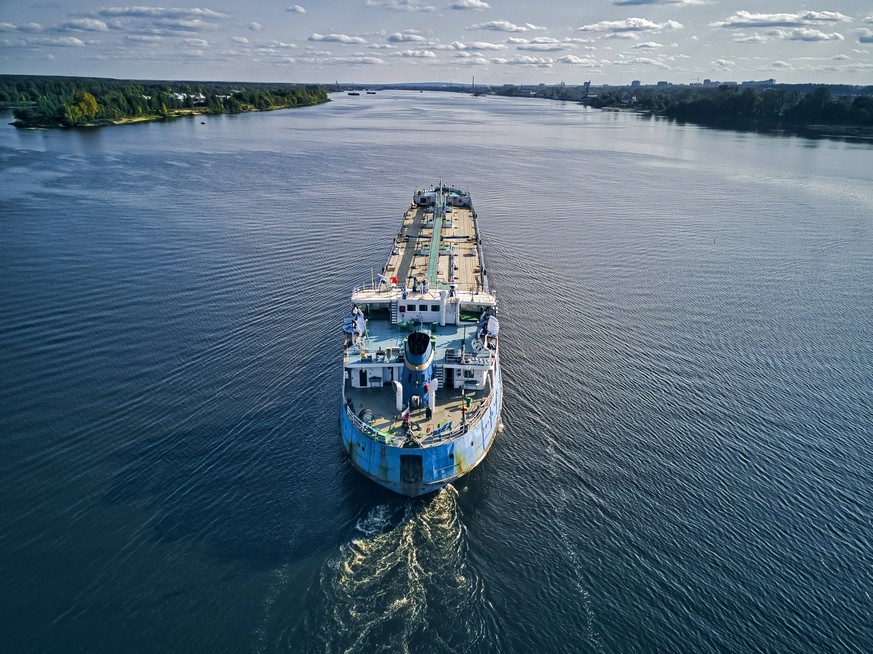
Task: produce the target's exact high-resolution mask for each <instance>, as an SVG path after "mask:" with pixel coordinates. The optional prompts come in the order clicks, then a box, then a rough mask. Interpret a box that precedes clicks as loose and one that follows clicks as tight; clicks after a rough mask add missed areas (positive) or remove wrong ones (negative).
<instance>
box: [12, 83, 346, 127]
mask: <svg viewBox="0 0 873 654" xmlns="http://www.w3.org/2000/svg"><path fill="white" fill-rule="evenodd" d="M328 101H329V98H328V94H327V89H326V88H325V87H323V86H320V85H301V84H263V83H237V82H179V81H173V82H168V81H143V80H116V79H100V78H70V77H45V76H39V75H18V76H16V75H0V102H2V104H4V105H6V106H7V107H9V108H12V109H13V115H14V116H15V122H14V123H12V124H13V125H15V126H16V127H21V128H31V129H55V128H58V127H104V126H109V125H127V124H130V123H139V122H148V121H158V120H167V119H172V118H180V117H184V116H198V115H218V114H236V113H245V112H249V111H274V110H277V109H292V108H296V107H307V106H312V105H316V104H321V103H323V102H328Z"/></svg>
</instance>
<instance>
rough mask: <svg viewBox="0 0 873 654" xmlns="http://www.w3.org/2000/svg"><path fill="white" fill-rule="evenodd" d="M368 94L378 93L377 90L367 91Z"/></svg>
mask: <svg viewBox="0 0 873 654" xmlns="http://www.w3.org/2000/svg"><path fill="white" fill-rule="evenodd" d="M367 95H376V92H375V91H367Z"/></svg>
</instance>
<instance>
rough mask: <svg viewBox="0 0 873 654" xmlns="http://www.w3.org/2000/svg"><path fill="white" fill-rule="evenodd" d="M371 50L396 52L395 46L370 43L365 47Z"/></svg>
mask: <svg viewBox="0 0 873 654" xmlns="http://www.w3.org/2000/svg"><path fill="white" fill-rule="evenodd" d="M367 47H368V48H370V49H371V50H396V49H397V46H394V45H389V44H387V43H371V44H370V45H368V46H367Z"/></svg>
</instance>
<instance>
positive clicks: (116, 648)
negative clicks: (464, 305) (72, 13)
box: [0, 92, 873, 653]
mask: <svg viewBox="0 0 873 654" xmlns="http://www.w3.org/2000/svg"><path fill="white" fill-rule="evenodd" d="M6 118H7V119H8V116H7V117H6ZM3 122H4V123H6V122H8V120H4V121H3ZM439 178H442V179H443V180H444V181H447V182H451V183H453V184H456V185H460V186H462V187H464V188H468V189H469V190H470V192H471V194H472V196H473V199H474V203H475V205H476V208H477V211H478V213H479V217H480V227H481V229H482V231H483V234H484V243H483V247H484V251H485V256H486V259H487V263H488V268H489V277H490V278H491V280H492V282H493V284H494V286H495V288H496V290H497V292H498V294H499V297H500V302H501V318H502V320H501V322H502V325H501V326H502V329H501V337H502V339H503V342H502V351H503V354H502V362H503V368H504V375H505V381H506V394H505V397H504V415H503V422H504V426H503V430H502V431H501V433H500V434H499V436H498V439H497V441H496V443H495V445H494V447H493V449H492V450H491V452H490V454H489V456H488V457H487V459H486V460H485V462H484V463H483V464H482V465H481V466H480V467H479V468H477V469H476V470H475V471H474V472H473V473H472V474H470V475H469V477H468V478H466V479H465V480H464V481H463V482H461V483H459V484H458V485H457V487H454V488H447V489H445V490H443V491H441V492H440V493H439V494H437V495H435V496H432V497H429V498H425V499H419V500H414V501H413V500H407V499H404V498H401V497H397V496H393V495H392V494H390V493H388V492H387V491H383V490H381V489H380V488H379V487H377V486H375V485H374V484H372V483H370V482H368V481H367V480H365V479H363V478H362V477H361V476H360V475H358V474H357V473H355V472H354V471H353V470H352V469H350V467H349V465H348V464H347V463H346V461H345V460H344V456H343V453H342V451H341V449H340V445H339V426H338V410H339V406H338V393H339V372H340V363H339V360H340V353H341V348H340V325H341V319H342V316H343V315H344V313H345V312H346V311H347V309H348V304H347V302H348V300H347V298H348V295H349V292H350V290H351V288H352V287H353V286H354V285H356V284H358V283H361V282H364V281H369V279H370V276H371V271H372V269H374V268H375V269H376V270H377V271H378V269H379V268H380V267H381V265H382V264H383V263H384V260H385V258H386V257H387V254H388V250H387V248H388V247H389V244H390V239H391V236H392V235H393V234H394V233H395V231H396V230H397V228H398V225H399V222H400V219H401V216H402V213H403V211H404V209H405V208H406V207H407V206H408V203H409V201H410V199H411V195H412V192H413V190H414V189H415V188H416V187H417V186H422V185H426V184H431V183H435V182H436V181H437V180H438V179H439ZM0 284H2V287H0V290H2V295H0V371H2V375H0V480H2V481H0V638H2V644H0V647H2V649H3V651H6V652H137V651H142V652H156V651H180V652H245V651H250V652H319V651H323V652H362V653H371V652H381V651H384V652H402V651H409V652H524V653H526V652H659V653H660V652H756V651H761V652H763V651H768V652H815V653H820V652H869V651H871V649H873V599H871V594H873V465H871V460H873V400H871V398H873V144H870V143H863V142H861V143H853V142H846V141H841V140H828V139H821V140H809V139H803V138H797V137H793V136H779V135H766V134H756V133H740V132H731V131H718V130H710V129H706V128H702V127H697V126H693V125H679V124H676V123H671V122H668V121H665V120H660V119H652V118H645V117H640V116H636V115H633V114H629V113H611V112H599V111H595V110H591V109H587V108H584V107H581V106H579V105H575V104H571V103H567V104H560V103H551V102H548V101H541V100H527V99H507V98H496V97H495V98H488V97H479V98H474V97H469V96H464V95H460V94H419V93H403V92H400V93H390V92H380V93H379V94H378V95H375V96H372V95H368V96H360V97H355V98H353V97H349V96H346V95H334V101H333V102H331V103H329V104H327V105H323V106H319V107H311V108H306V109H299V110H291V111H280V112H272V113H260V114H246V115H239V116H221V117H207V118H195V119H185V120H177V121H175V122H171V123H168V124H159V123H154V124H140V125H131V126H125V127H118V128H106V129H100V130H90V131H75V130H70V131H16V130H14V129H13V128H11V127H9V126H7V125H5V124H4V125H3V127H2V128H0Z"/></svg>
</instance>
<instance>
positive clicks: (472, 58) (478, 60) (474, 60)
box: [455, 52, 488, 66]
mask: <svg viewBox="0 0 873 654" xmlns="http://www.w3.org/2000/svg"><path fill="white" fill-rule="evenodd" d="M455 57H458V59H456V60H455V63H456V64H460V65H462V66H486V65H488V60H487V59H485V57H483V56H481V55H471V54H470V53H469V52H456V53H455Z"/></svg>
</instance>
